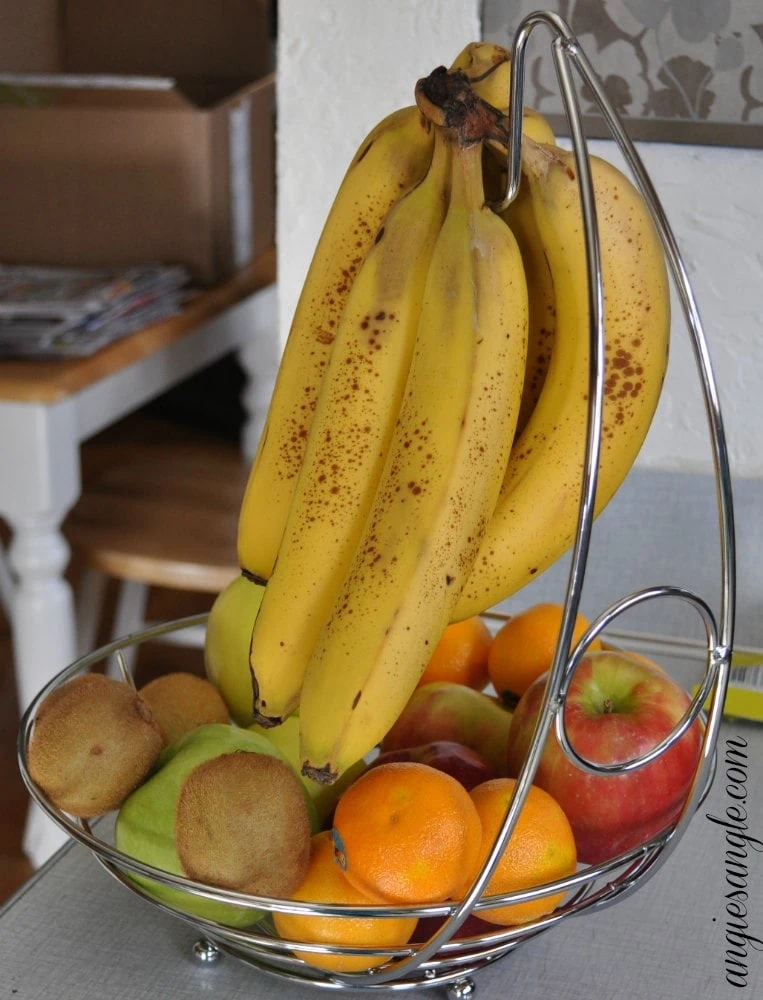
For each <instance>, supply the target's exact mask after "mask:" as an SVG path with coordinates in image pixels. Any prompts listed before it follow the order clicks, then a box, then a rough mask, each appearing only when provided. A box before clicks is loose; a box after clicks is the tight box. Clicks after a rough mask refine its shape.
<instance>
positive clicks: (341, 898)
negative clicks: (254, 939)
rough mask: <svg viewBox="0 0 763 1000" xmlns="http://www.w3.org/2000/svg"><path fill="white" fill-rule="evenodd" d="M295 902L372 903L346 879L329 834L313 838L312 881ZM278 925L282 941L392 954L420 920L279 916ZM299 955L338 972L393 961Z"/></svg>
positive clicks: (309, 878) (295, 895)
mask: <svg viewBox="0 0 763 1000" xmlns="http://www.w3.org/2000/svg"><path fill="white" fill-rule="evenodd" d="M291 898H292V899H295V900H300V901H302V902H314V903H349V904H355V905H359V906H362V905H363V904H366V905H368V904H369V903H371V902H372V900H370V899H369V897H368V896H367V895H365V894H364V893H362V892H359V891H358V890H357V889H356V888H354V886H352V885H351V884H350V883H349V882H348V881H347V879H346V878H345V877H344V875H343V874H342V871H341V869H340V867H339V865H337V863H336V861H335V859H334V844H333V840H332V837H331V831H330V830H324V832H323V833H317V834H316V835H315V836H314V837H313V840H312V850H311V853H310V864H309V867H308V870H307V875H306V876H305V879H304V881H303V882H302V885H301V886H300V887H299V888H298V889H297V891H296V892H295V893H293V895H292V897H291ZM273 921H274V923H275V925H276V930H277V931H278V933H279V935H280V936H281V937H282V938H285V939H288V940H291V941H301V942H303V943H305V944H328V945H337V946H340V947H357V948H391V947H397V946H401V945H404V944H407V943H408V941H410V939H411V937H412V936H413V932H414V930H415V929H416V924H417V922H418V921H417V920H416V918H415V917H355V916H346V917H344V916H342V917H311V916H301V915H300V914H297V913H274V914H273ZM294 954H295V955H297V956H298V957H299V958H301V959H303V960H304V961H305V962H307V963H308V964H309V965H315V966H317V967H318V968H319V969H331V970H332V971H334V972H362V971H363V970H364V969H370V968H373V966H376V965H382V964H383V963H384V962H386V961H387V960H388V958H389V956H386V955H329V954H320V953H318V952H309V951H296V950H295V952H294Z"/></svg>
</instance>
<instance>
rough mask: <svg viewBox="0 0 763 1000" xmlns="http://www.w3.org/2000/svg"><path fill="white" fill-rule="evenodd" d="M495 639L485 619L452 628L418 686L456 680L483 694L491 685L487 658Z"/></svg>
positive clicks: (432, 657)
mask: <svg viewBox="0 0 763 1000" xmlns="http://www.w3.org/2000/svg"><path fill="white" fill-rule="evenodd" d="M492 641H493V637H492V636H491V634H490V629H489V628H488V627H487V625H486V624H485V623H484V622H483V620H482V619H481V618H478V617H476V616H475V617H474V618H466V619H464V621H462V622H454V623H453V624H452V625H448V627H447V628H446V629H445V631H444V632H443V634H442V637H441V638H440V641H439V642H438V643H437V646H436V647H435V651H434V653H432V656H431V659H430V660H429V663H427V665H426V669H425V670H424V673H423V674H422V675H421V680H420V681H419V683H418V687H422V686H423V685H424V684H432V683H433V682H434V681H452V682H453V683H455V684H466V686H467V687H471V688H474V689H475V690H477V691H481V690H482V689H483V688H484V686H485V685H486V684H487V679H488V677H487V657H488V651H489V650H490V643H491V642H492Z"/></svg>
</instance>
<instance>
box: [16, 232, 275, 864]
mask: <svg viewBox="0 0 763 1000" xmlns="http://www.w3.org/2000/svg"><path fill="white" fill-rule="evenodd" d="M274 281H275V252H274V250H273V249H269V250H267V251H266V252H264V253H263V254H262V255H260V256H259V257H258V258H256V260H254V261H253V262H252V264H251V265H250V266H249V267H247V268H246V269H245V270H243V271H241V272H239V273H238V274H236V275H235V276H233V277H232V278H230V279H229V280H227V281H225V282H223V283H222V284H220V285H218V286H215V287H213V288H209V289H206V290H204V291H202V292H201V293H200V294H198V295H197V296H196V297H195V298H194V299H193V300H192V301H191V302H190V303H189V304H188V305H187V306H186V307H185V308H184V309H183V310H182V312H181V313H180V314H179V315H177V316H173V317H171V318H170V319H167V320H164V321H163V322H160V323H155V324H153V325H152V326H149V327H146V328H145V329H143V330H140V331H138V332H136V333H133V334H131V335H129V336H127V337H124V338H123V339H121V340H119V341H117V342H115V343H113V344H111V345H110V346H108V347H105V348H103V349H102V350H100V351H98V352H97V353H96V354H94V355H92V356H91V357H89V358H81V359H76V360H61V361H42V360H41V361H0V470H2V471H0V516H2V517H3V518H4V519H5V520H6V521H7V523H8V524H9V525H10V527H11V529H12V532H13V538H12V541H11V545H10V547H9V552H8V560H9V563H10V567H11V570H12V572H13V575H14V578H15V586H14V592H13V595H12V609H11V619H12V620H11V627H12V632H13V649H14V660H15V669H16V677H17V690H18V692H19V700H20V702H21V707H22V708H25V707H26V705H27V704H28V703H29V701H30V700H31V699H32V697H33V696H34V694H36V692H37V691H39V690H40V688H41V687H42V686H43V684H45V683H47V681H48V680H49V679H50V678H51V677H52V676H53V675H54V674H55V673H56V672H57V671H58V670H60V669H61V668H62V667H63V666H65V665H66V664H67V663H69V662H71V661H72V660H73V659H74V658H75V655H76V649H75V621H74V603H73V598H72V593H71V588H70V586H69V584H68V583H67V581H66V579H65V578H64V572H65V570H66V566H67V563H68V561H69V547H68V545H67V543H66V541H65V539H64V537H63V535H62V533H61V524H62V522H63V520H64V517H65V516H66V514H67V512H68V511H69V510H70V508H71V507H72V506H73V505H74V503H75V502H76V500H77V498H78V496H79V494H80V456H79V449H80V445H81V444H82V442H83V441H85V440H87V439H88V438H89V437H91V436H92V435H93V434H96V433H97V432H98V431H100V430H103V428H105V427H108V426H109V425H110V424H113V423H115V422H116V421H117V420H119V419H121V418H122V417H123V416H125V415H126V414H128V413H130V412H131V411H133V410H135V409H137V408H138V407H140V406H142V405H143V404H144V403H146V402H148V401H149V400H151V399H153V398H154V397H156V396H158V395H160V394H161V393H162V392H164V391H166V390H167V389H169V388H170V387H171V386H173V385H175V384H176V383H178V382H180V381H182V380H183V379H185V378H187V377H189V376H190V375H192V374H194V373H195V372H198V371H200V370H201V369H202V368H204V367H205V366H207V365H209V364H211V363H212V362H214V361H217V360H218V359H219V358H221V357H223V356H224V355H225V354H227V353H229V352H231V351H238V352H239V357H240V359H241V361H242V364H243V366H244V368H245V371H246V372H247V374H248V376H249V378H250V385H249V388H248V389H247V391H246V392H245V394H244V403H245V405H246V408H247V411H248V413H249V416H250V422H249V425H248V429H247V430H248V433H247V434H245V440H244V445H243V446H244V450H245V452H247V453H248V454H251V453H253V451H254V447H255V444H256V440H255V437H256V434H257V433H258V427H259V424H260V423H261V419H262V415H263V412H264V410H265V408H266V407H267V402H268V400H269V398H270V394H271V391H272V384H273V380H274V378H275V370H276V367H277V358H278V345H277V336H276V313H275V284H274ZM40 819H41V814H39V816H38V819H37V821H32V822H31V823H30V825H29V826H28V830H27V837H26V841H25V849H26V851H27V853H28V855H29V857H30V859H31V860H33V861H35V862H37V863H39V862H40V861H42V860H44V858H46V857H47V856H49V854H50V853H51V851H52V849H53V848H54V847H55V846H57V844H58V843H60V841H61V837H60V836H59V834H58V831H57V830H54V828H53V827H52V825H51V824H49V823H48V822H47V821H45V822H40ZM54 834H55V836H54Z"/></svg>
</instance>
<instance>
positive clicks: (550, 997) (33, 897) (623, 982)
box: [0, 723, 763, 1000]
mask: <svg viewBox="0 0 763 1000" xmlns="http://www.w3.org/2000/svg"><path fill="white" fill-rule="evenodd" d="M728 738H734V739H736V740H737V741H739V740H740V739H741V740H745V741H747V749H746V753H747V755H748V758H747V764H746V767H745V768H744V771H745V774H746V779H747V780H746V782H745V783H744V787H745V798H746V803H745V804H744V808H745V809H746V811H747V814H748V817H747V820H746V825H747V830H746V831H744V830H743V831H742V833H743V834H747V835H748V836H755V837H758V838H760V840H761V841H763V781H762V780H761V772H762V771H763V727H760V726H755V725H753V724H743V723H735V724H733V725H731V724H728V723H725V724H724V727H723V731H722V733H721V741H720V745H719V750H720V759H719V767H718V772H717V775H716V779H715V782H714V784H713V787H712V789H711V791H710V794H709V796H708V798H707V800H706V801H705V803H704V805H703V807H702V808H701V810H700V811H699V813H697V814H696V815H695V817H694V819H693V821H692V824H691V826H690V828H689V830H688V832H687V833H686V835H685V837H684V838H683V840H682V841H681V843H680V844H679V845H678V847H677V848H676V851H675V853H674V854H673V856H672V857H671V858H670V859H669V860H668V862H667V864H666V865H665V867H664V868H663V869H662V870H661V871H660V872H659V873H658V874H657V875H656V876H655V878H654V879H652V880H651V881H650V882H648V883H647V884H646V885H645V886H643V888H641V889H640V890H639V891H638V892H636V893H635V894H634V895H633V896H631V897H630V898H628V899H625V900H623V901H622V902H620V903H618V904H616V905H615V906H613V907H610V908H609V909H607V910H604V911H601V912H599V913H595V914H582V915H581V916H579V917H576V918H572V919H569V920H566V921H564V922H563V923H562V924H560V925H558V926H556V927H554V928H552V929H551V930H549V931H548V932H547V933H545V934H542V935H540V936H539V937H537V938H535V939H534V940H532V941H530V942H528V943H526V944H524V945H521V946H520V947H519V948H518V949H517V950H516V951H515V952H514V953H513V954H510V955H508V956H507V957H506V958H504V959H502V960H501V961H499V962H497V963H496V964H495V965H494V966H492V967H490V968H487V969H485V970H483V971H482V972H480V973H478V974H477V975H476V976H475V981H476V985H477V993H478V996H479V997H480V998H482V1000H499V998H501V1000H504V998H509V997H511V998H522V1000H644V998H649V1000H684V998H685V1000H705V998H719V1000H723V998H726V997H728V998H731V997H738V996H740V987H739V986H732V985H730V984H729V982H728V981H727V979H726V972H727V958H728V955H727V950H732V949H733V951H734V952H735V953H736V956H737V963H738V964H735V965H734V966H733V969H734V971H735V973H736V974H737V981H738V982H739V983H740V986H741V985H742V982H743V983H744V984H745V985H746V988H745V989H744V992H743V993H742V994H741V995H743V996H748V997H750V998H752V997H760V996H763V951H758V950H756V949H755V947H754V946H753V943H751V942H750V941H749V939H745V938H743V937H741V936H740V933H741V932H740V928H742V930H745V932H746V934H747V935H749V936H751V937H755V938H760V939H761V941H763V852H761V851H756V850H754V849H753V847H752V845H751V844H750V842H749V841H745V840H743V839H742V840H740V839H739V835H738V834H737V836H736V837H734V836H733V833H732V832H731V828H730V827H724V826H722V825H719V824H718V823H716V822H713V821H711V820H710V819H708V814H710V815H714V816H716V817H718V818H719V819H723V818H724V817H727V812H726V810H727V806H733V805H734V804H735V800H734V798H733V797H732V796H731V794H730V791H736V792H737V795H739V786H738V785H736V786H732V788H731V789H727V784H728V782H727V778H726V773H725V772H726V765H725V764H724V760H723V758H724V755H725V751H726V740H727V739H728ZM732 777H733V778H734V780H736V781H739V780H740V779H741V775H740V774H739V773H735V774H734V775H733V776H732ZM737 804H738V803H737ZM732 815H733V816H735V817H739V816H740V815H741V813H740V812H739V811H738V810H737V811H733V810H732ZM735 825H736V826H739V823H736V824H735ZM727 832H729V837H730V839H731V840H732V841H734V844H735V845H736V847H735V849H737V850H740V845H741V853H744V854H746V857H743V858H741V860H740V859H739V858H736V860H737V861H739V863H740V864H741V865H742V866H743V867H737V868H736V869H734V872H733V876H732V874H731V872H730V870H729V869H728V868H727V855H726V852H727V850H730V849H731V847H733V846H734V845H730V844H729V843H728V842H727ZM761 846H763V845H761ZM727 875H729V877H731V878H732V882H733V883H734V884H733V885H732V884H730V883H729V881H728V880H727ZM729 893H736V895H732V896H731V898H727V894H729ZM729 904H731V905H729ZM727 906H728V910H727ZM743 925H746V928H745V927H743ZM727 935H728V936H730V938H731V941H729V940H727ZM197 936H198V935H195V934H194V931H193V929H192V928H190V927H189V926H188V925H186V924H184V923H182V922H181V921H179V920H175V919H173V918H172V917H169V916H167V915H165V914H162V913H160V912H159V911H158V910H156V909H155V908H154V907H153V906H151V905H150V904H149V903H146V902H144V901H143V900H141V899H139V898H137V897H136V896H134V895H133V894H132V893H130V892H129V891H127V890H126V889H125V888H123V887H122V886H120V885H119V884H118V883H117V882H115V881H114V880H113V879H111V878H110V877H109V876H108V875H107V874H106V873H105V872H104V871H102V870H101V869H100V868H99V866H98V865H97V864H96V862H95V861H94V860H93V858H92V857H91V856H90V855H89V853H88V852H87V851H86V850H84V849H83V848H81V847H79V846H73V847H69V848H64V850H63V851H62V852H60V853H59V854H58V855H56V857H55V858H53V859H52V861H51V862H50V863H49V864H48V865H47V866H46V867H45V868H44V869H43V870H42V871H41V873H40V874H39V875H38V877H37V878H36V879H35V880H34V881H32V882H31V883H28V885H27V886H26V887H24V888H23V889H22V891H21V892H20V893H19V894H18V895H17V896H16V897H15V898H14V899H12V900H11V901H10V902H9V903H8V904H7V905H6V906H5V907H4V908H3V910H2V911H0V997H2V998H9V1000H11V998H14V1000H37V998H46V1000H49V998H60V1000H104V998H109V1000H127V998H130V1000H142V998H151V1000H156V998H160V1000H180V998H183V1000H186V998H188V997H191V996H195V995H203V994H211V993H214V994H215V995H216V996H221V997H226V998H228V1000H239V998H240V1000H244V998H247V1000H250V998H252V997H257V998H262V1000H271V998H272V1000H275V998H279V1000H280V998H283V997H289V998H291V997H294V998H299V1000H302V998H304V1000H309V998H310V997H317V996H320V995H321V994H320V993H319V991H318V990H317V989H315V988H308V987H305V988H301V987H298V986H295V985H292V984H284V983H281V982H279V981H278V980H275V979H273V978H271V977H269V976H267V975H265V974H263V973H261V972H258V971H256V970H254V969H251V968H249V967H247V966H245V965H243V964H242V963H240V962H238V961H237V960H235V959H233V958H230V957H225V958H223V959H222V960H221V961H220V962H218V963H217V964H215V965H213V966H210V967H202V966H199V965H198V964H197V963H196V962H195V961H194V959H193V957H192V952H191V947H192V945H193V943H194V941H195V940H196V937H197ZM757 947H759V948H760V947H762V946H761V945H758V946H757ZM740 954H744V955H745V957H744V958H739V957H738V956H739V955H740ZM732 957H734V956H732ZM377 992H378V991H377ZM345 995H346V996H348V997H350V996H351V997H353V998H354V997H358V996H360V994H359V993H357V992H353V993H346V994H345ZM379 995H381V996H383V997H391V996H392V995H393V994H392V992H391V991H387V990H384V991H383V992H381V993H380V994H379ZM438 995H442V993H441V992H440V991H439V990H435V991H434V992H433V994H432V996H433V1000H434V997H436V996H438Z"/></svg>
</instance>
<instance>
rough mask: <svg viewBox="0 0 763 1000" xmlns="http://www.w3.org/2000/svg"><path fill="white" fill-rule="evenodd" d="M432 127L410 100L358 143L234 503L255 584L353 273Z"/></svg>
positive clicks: (274, 545) (418, 172) (278, 529)
mask: <svg viewBox="0 0 763 1000" xmlns="http://www.w3.org/2000/svg"><path fill="white" fill-rule="evenodd" d="M432 145H433V139H432V131H431V126H430V125H429V123H428V122H427V120H426V119H425V118H424V117H423V116H422V115H421V113H420V112H419V110H418V108H416V107H415V106H413V107H409V108H403V109H402V110H399V111H395V112H394V113H393V114H391V115H389V116H388V117H387V118H385V119H384V120H383V121H382V122H380V123H379V124H378V125H377V126H376V128H374V129H373V130H372V131H371V132H370V133H369V135H367V136H366V138H365V139H364V140H363V142H362V143H361V145H360V148H359V149H358V152H357V153H356V155H355V157H354V159H353V161H352V163H351V164H350V166H349V168H348V170H347V173H346V174H345V177H344V180H343V181H342V184H341V187H340V188H339V192H338V194H337V195H336V198H335V200H334V204H333V205H332V207H331V211H330V212H329V215H328V218H327V220H326V224H325V226H324V228H323V232H322V234H321V237H320V240H319V242H318V245H317V248H316V250H315V254H314V256H313V261H312V263H311V265H310V269H309V271H308V274H307V277H306V279H305V284H304V287H303V289H302V294H301V295H300V299H299V302H298V304H297V308H296V311H295V314H294V319H293V322H292V325H291V330H290V332H289V337H288V340H287V342H286V346H285V348H284V352H283V356H282V359H281V364H280V368H279V372H278V378H277V380H276V384H275V389H274V391H273V396H272V399H271V403H270V409H269V412H268V416H267V420H266V423H265V427H264V430H263V433H262V436H261V438H260V443H259V446H258V450H257V453H256V455H255V458H254V462H253V464H252V468H251V471H250V474H249V481H248V483H247V487H246V491H245V494H244V499H243V502H242V505H241V511H240V515H239V528H238V558H239V564H240V565H241V567H242V568H243V569H244V570H245V571H246V572H248V573H249V574H250V575H252V576H253V577H255V578H259V579H260V580H261V581H262V582H264V581H265V580H267V579H269V577H270V575H271V573H272V571H273V566H274V564H275V560H276V556H277V553H278V547H279V545H280V543H281V538H282V536H283V531H284V527H285V524H286V518H287V516H288V513H289V508H290V506H291V502H292V499H293V497H294V491H295V488H296V484H297V477H298V474H299V470H300V468H301V466H302V460H303V457H304V453H305V446H306V442H307V435H308V432H309V430H310V425H311V423H312V420H313V414H314V411H315V406H316V401H317V398H318V392H319V389H320V385H321V382H322V379H323V376H324V372H325V371H326V368H327V366H328V363H329V359H330V357H331V353H332V348H333V344H334V339H335V336H336V331H337V328H338V326H339V321H340V318H341V316H342V313H343V311H344V307H345V303H346V302H347V298H348V296H349V294H350V290H351V288H352V285H353V282H354V280H355V278H356V276H357V273H358V270H359V268H360V266H361V264H362V262H363V260H364V259H365V257H366V255H367V253H368V251H369V249H370V247H371V246H372V245H373V241H374V239H375V238H376V234H377V232H378V230H379V226H380V225H381V220H382V219H383V218H384V216H385V215H386V213H387V211H388V210H389V208H390V206H391V205H392V204H393V203H394V202H396V201H397V200H398V199H399V198H400V197H401V196H402V195H404V194H405V193H406V192H407V191H409V190H410V189H411V188H412V187H414V186H415V185H416V184H417V183H418V182H419V181H420V180H421V178H422V177H423V176H424V175H425V174H426V172H427V169H428V167H429V163H430V161H431V158H432Z"/></svg>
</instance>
